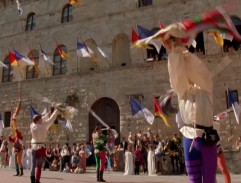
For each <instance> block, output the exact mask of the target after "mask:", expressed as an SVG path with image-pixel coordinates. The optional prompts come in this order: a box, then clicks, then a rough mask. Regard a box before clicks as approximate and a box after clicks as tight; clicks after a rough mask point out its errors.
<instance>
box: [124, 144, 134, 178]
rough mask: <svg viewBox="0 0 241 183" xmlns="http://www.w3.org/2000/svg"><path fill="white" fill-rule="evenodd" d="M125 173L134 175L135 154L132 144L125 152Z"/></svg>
mask: <svg viewBox="0 0 241 183" xmlns="http://www.w3.org/2000/svg"><path fill="white" fill-rule="evenodd" d="M124 175H134V155H133V152H132V149H131V146H128V147H127V150H126V152H125V173H124Z"/></svg>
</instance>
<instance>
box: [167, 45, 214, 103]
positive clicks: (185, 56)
mask: <svg viewBox="0 0 241 183" xmlns="http://www.w3.org/2000/svg"><path fill="white" fill-rule="evenodd" d="M168 71H169V76H170V83H171V87H172V88H173V90H174V91H175V92H176V93H177V95H178V98H179V100H180V99H182V98H183V97H184V94H185V92H186V91H187V90H188V89H189V88H190V86H189V82H188V81H189V80H190V81H192V82H193V83H194V84H196V85H197V86H198V87H199V88H200V89H202V90H204V91H206V92H210V93H211V92H212V76H211V73H210V72H209V71H208V69H207V68H206V66H205V65H204V64H203V63H202V61H201V60H200V59H199V58H198V57H197V56H196V55H194V54H192V53H190V52H188V50H187V49H186V48H185V47H175V48H173V50H172V51H171V52H170V53H169V55H168Z"/></svg>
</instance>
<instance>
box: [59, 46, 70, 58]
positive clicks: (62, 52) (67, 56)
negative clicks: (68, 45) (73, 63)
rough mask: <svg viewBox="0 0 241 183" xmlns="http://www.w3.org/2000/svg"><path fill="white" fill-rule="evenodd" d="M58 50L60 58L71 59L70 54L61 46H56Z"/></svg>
mask: <svg viewBox="0 0 241 183" xmlns="http://www.w3.org/2000/svg"><path fill="white" fill-rule="evenodd" d="M57 49H58V52H59V54H60V56H61V58H63V59H66V60H71V56H70V55H69V54H68V53H66V52H65V51H63V50H62V48H61V46H57Z"/></svg>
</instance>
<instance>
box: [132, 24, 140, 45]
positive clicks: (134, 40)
mask: <svg viewBox="0 0 241 183" xmlns="http://www.w3.org/2000/svg"><path fill="white" fill-rule="evenodd" d="M138 40H140V38H139V36H138V34H137V33H136V31H135V30H134V29H133V28H132V32H131V44H132V45H134V44H135V43H136V42H137V41H138Z"/></svg>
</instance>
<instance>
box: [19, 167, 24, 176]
mask: <svg viewBox="0 0 241 183" xmlns="http://www.w3.org/2000/svg"><path fill="white" fill-rule="evenodd" d="M22 175H23V168H20V174H19V176H22Z"/></svg>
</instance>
